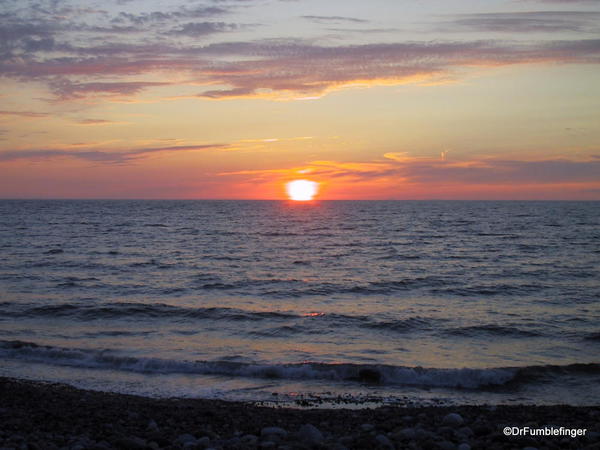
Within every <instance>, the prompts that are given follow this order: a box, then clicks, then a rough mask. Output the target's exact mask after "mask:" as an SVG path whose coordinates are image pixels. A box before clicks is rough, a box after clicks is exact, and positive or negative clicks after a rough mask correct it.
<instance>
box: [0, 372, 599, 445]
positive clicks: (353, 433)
mask: <svg viewBox="0 0 600 450" xmlns="http://www.w3.org/2000/svg"><path fill="white" fill-rule="evenodd" d="M504 427H530V429H537V428H544V427H546V428H547V427H556V428H560V427H565V428H567V429H586V430H587V431H586V433H585V436H578V437H570V436H567V435H562V436H560V435H556V436H530V435H529V436H520V437H516V436H505V435H504V434H503V429H504ZM2 447H4V448H15V449H20V448H24V449H46V448H47V449H63V448H64V449H69V450H83V449H98V450H100V449H110V448H117V449H144V448H147V449H158V448H165V449H181V448H189V449H202V448H215V449H253V448H256V449H262V448H273V449H278V448H280V449H310V448H322V449H329V448H334V449H338V450H343V449H345V448H346V449H361V448H373V449H377V448H382V449H394V448H396V449H399V448H412V449H444V450H450V449H457V450H468V449H469V448H473V449H476V448H486V449H504V448H507V449H515V448H516V449H522V448H527V447H530V448H537V449H540V450H541V449H542V448H548V449H553V448H556V449H559V448H560V449H569V448H573V449H581V448H589V449H600V405H598V406H565V405H554V406H530V405H499V406H486V405H482V406H458V405H455V406H417V407H412V406H408V407H407V406H381V407H378V408H374V409H370V408H364V409H345V408H343V407H342V408H336V409H298V408H286V407H266V406H259V405H255V404H250V403H241V402H234V401H225V400H210V399H187V398H185V399H176V398H175V399H156V398H148V397H140V396H135V395H129V394H117V393H109V392H99V391H90V390H83V389H79V388H75V387H72V386H69V385H65V384H59V383H49V382H43V381H31V380H24V379H16V378H5V377H0V448H2Z"/></svg>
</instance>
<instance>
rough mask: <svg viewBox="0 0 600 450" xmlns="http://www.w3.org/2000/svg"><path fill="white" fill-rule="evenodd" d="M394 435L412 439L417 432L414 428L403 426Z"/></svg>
mask: <svg viewBox="0 0 600 450" xmlns="http://www.w3.org/2000/svg"><path fill="white" fill-rule="evenodd" d="M396 436H397V437H400V438H402V439H407V440H413V439H415V438H416V436H417V433H416V431H415V429H414V428H403V429H401V430H400V431H399V432H398V433H396Z"/></svg>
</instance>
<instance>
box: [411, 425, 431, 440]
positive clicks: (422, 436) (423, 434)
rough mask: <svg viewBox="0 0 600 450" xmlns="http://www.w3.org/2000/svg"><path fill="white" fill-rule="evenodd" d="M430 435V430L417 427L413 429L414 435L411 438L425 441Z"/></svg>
mask: <svg viewBox="0 0 600 450" xmlns="http://www.w3.org/2000/svg"><path fill="white" fill-rule="evenodd" d="M432 437H434V435H433V433H431V432H430V431H427V430H424V429H423V428H417V429H415V437H414V438H413V439H415V440H417V441H426V440H427V439H431V438H432Z"/></svg>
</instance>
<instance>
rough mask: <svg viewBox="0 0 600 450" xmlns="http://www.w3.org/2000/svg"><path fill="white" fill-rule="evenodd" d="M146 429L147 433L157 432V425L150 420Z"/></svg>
mask: <svg viewBox="0 0 600 450" xmlns="http://www.w3.org/2000/svg"><path fill="white" fill-rule="evenodd" d="M146 429H147V430H148V431H158V425H157V423H156V422H155V421H154V420H152V419H150V420H149V421H148V426H147V427H146Z"/></svg>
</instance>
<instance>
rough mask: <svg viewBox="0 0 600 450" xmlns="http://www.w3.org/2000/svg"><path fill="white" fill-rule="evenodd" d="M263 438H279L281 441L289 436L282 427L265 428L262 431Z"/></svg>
mask: <svg viewBox="0 0 600 450" xmlns="http://www.w3.org/2000/svg"><path fill="white" fill-rule="evenodd" d="M260 435H261V436H277V437H280V438H281V439H285V438H286V437H287V435H288V432H287V431H285V430H284V429H283V428H280V427H265V428H263V429H262V430H260Z"/></svg>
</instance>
